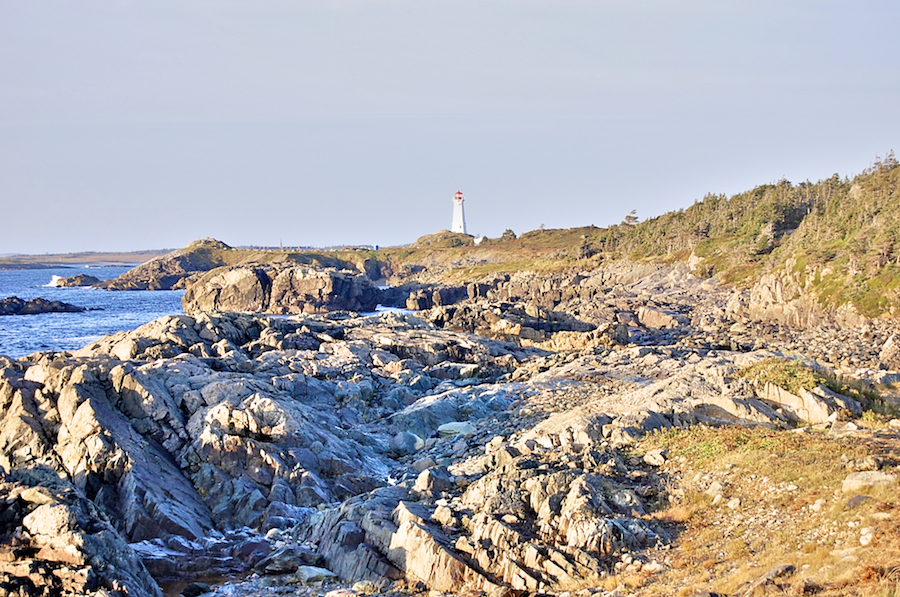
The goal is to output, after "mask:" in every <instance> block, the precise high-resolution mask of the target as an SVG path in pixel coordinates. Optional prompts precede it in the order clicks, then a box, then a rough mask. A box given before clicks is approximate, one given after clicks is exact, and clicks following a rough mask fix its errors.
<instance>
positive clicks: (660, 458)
mask: <svg viewBox="0 0 900 597" xmlns="http://www.w3.org/2000/svg"><path fill="white" fill-rule="evenodd" d="M644 462H646V463H647V464H649V465H651V466H662V465H664V464H665V463H666V451H665V450H663V449H662V448H657V449H655V450H650V451H649V452H647V453H646V454H644Z"/></svg>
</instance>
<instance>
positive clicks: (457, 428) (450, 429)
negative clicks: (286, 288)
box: [437, 421, 476, 437]
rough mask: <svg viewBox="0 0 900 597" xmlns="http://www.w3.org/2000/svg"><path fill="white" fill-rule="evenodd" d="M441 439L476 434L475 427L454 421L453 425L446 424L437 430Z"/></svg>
mask: <svg viewBox="0 0 900 597" xmlns="http://www.w3.org/2000/svg"><path fill="white" fill-rule="evenodd" d="M437 431H438V433H439V434H440V435H441V437H450V436H453V435H464V436H466V437H468V436H470V435H474V434H475V431H476V429H475V426H474V425H472V424H471V423H466V422H465V421H454V422H452V423H444V424H443V425H441V426H440V427H438V428H437Z"/></svg>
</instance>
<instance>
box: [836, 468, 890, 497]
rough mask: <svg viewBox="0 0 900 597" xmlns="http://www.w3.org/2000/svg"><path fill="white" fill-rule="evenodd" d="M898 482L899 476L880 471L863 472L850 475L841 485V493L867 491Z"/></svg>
mask: <svg viewBox="0 0 900 597" xmlns="http://www.w3.org/2000/svg"><path fill="white" fill-rule="evenodd" d="M896 482H897V475H894V474H891V473H883V472H880V471H862V472H858V473H850V474H849V475H847V478H846V479H844V482H843V483H842V484H841V491H843V492H844V493H851V492H854V491H865V490H867V489H872V488H874V487H886V486H888V485H893V484H894V483H896Z"/></svg>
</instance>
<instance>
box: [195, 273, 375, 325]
mask: <svg viewBox="0 0 900 597" xmlns="http://www.w3.org/2000/svg"><path fill="white" fill-rule="evenodd" d="M380 296H381V295H380V292H379V290H378V288H377V287H376V286H375V285H374V284H373V283H372V281H371V280H369V278H368V277H366V276H364V275H360V274H355V273H352V272H349V271H338V270H335V269H324V270H322V269H314V268H310V267H306V266H285V267H281V266H236V267H230V268H226V269H217V270H214V271H211V272H209V273H207V274H205V275H204V276H202V277H201V278H199V279H198V280H197V281H196V282H194V283H193V284H192V285H190V286H189V287H188V289H187V292H186V293H185V295H184V297H183V298H182V305H183V306H184V310H185V312H186V313H198V312H204V311H241V312H250V313H274V314H289V313H324V312H327V311H336V310H348V311H373V310H374V309H375V307H376V305H377V304H378V303H379V300H380Z"/></svg>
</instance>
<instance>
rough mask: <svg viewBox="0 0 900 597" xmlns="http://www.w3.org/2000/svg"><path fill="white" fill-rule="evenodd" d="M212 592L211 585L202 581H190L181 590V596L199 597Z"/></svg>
mask: <svg viewBox="0 0 900 597" xmlns="http://www.w3.org/2000/svg"><path fill="white" fill-rule="evenodd" d="M210 592H212V587H211V586H209V585H208V584H206V583H202V582H192V583H191V584H189V585H188V586H186V587H185V588H184V590H182V591H181V595H182V597H200V595H204V594H206V593H210Z"/></svg>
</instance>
